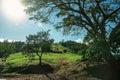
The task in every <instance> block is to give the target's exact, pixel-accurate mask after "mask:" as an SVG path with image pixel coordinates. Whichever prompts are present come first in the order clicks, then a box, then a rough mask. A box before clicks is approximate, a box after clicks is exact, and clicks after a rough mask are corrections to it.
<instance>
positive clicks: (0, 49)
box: [0, 40, 15, 61]
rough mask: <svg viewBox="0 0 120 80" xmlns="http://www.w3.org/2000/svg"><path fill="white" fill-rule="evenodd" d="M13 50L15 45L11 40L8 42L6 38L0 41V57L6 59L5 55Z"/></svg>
mask: <svg viewBox="0 0 120 80" xmlns="http://www.w3.org/2000/svg"><path fill="white" fill-rule="evenodd" d="M14 52H15V45H14V44H13V43H12V42H8V40H4V42H0V57H1V58H3V60H4V61H6V59H7V57H8V56H9V55H10V54H11V53H14Z"/></svg>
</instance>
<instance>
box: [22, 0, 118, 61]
mask: <svg viewBox="0 0 120 80" xmlns="http://www.w3.org/2000/svg"><path fill="white" fill-rule="evenodd" d="M23 3H25V5H26V6H27V9H26V12H27V13H29V14H30V15H31V17H30V19H32V20H36V21H41V22H48V21H49V20H51V19H50V16H51V15H52V16H57V17H58V18H60V20H61V21H58V23H57V24H56V28H57V29H61V30H63V31H64V32H65V33H73V32H74V34H78V33H80V32H81V30H86V32H87V33H88V34H90V35H92V38H93V39H94V41H95V42H96V43H100V44H101V45H100V46H97V47H100V49H101V50H100V53H99V54H98V55H101V56H102V58H104V59H105V60H106V61H111V60H113V55H112V53H111V49H110V48H111V47H112V46H111V45H112V43H113V42H112V43H111V42H110V41H114V40H111V38H110V36H111V34H115V31H113V30H114V29H116V28H117V26H118V25H119V24H120V15H119V13H120V0H23ZM119 28H120V27H119ZM115 35H116V34H115ZM115 35H113V36H115ZM116 36H119V35H116ZM115 38H116V37H115Z"/></svg>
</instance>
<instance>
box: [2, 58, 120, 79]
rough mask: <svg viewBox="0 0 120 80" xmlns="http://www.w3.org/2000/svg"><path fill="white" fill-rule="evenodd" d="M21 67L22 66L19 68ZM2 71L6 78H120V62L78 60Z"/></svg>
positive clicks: (3, 76)
mask: <svg viewBox="0 0 120 80" xmlns="http://www.w3.org/2000/svg"><path fill="white" fill-rule="evenodd" d="M19 69H21V68H19ZM14 70H15V69H13V71H12V70H11V71H10V72H9V73H1V74H0V79H6V80H120V64H115V63H110V64H108V63H106V62H94V63H93V62H92V63H89V64H88V62H87V61H80V60H78V61H76V62H74V63H69V64H59V65H52V64H43V65H42V66H41V67H40V66H39V65H29V66H27V69H26V68H23V67H22V70H18V71H14Z"/></svg>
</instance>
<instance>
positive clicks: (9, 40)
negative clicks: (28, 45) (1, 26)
mask: <svg viewBox="0 0 120 80" xmlns="http://www.w3.org/2000/svg"><path fill="white" fill-rule="evenodd" d="M4 40H8V42H14V41H17V40H11V39H5V38H0V42H3V41H4Z"/></svg>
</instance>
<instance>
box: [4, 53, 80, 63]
mask: <svg viewBox="0 0 120 80" xmlns="http://www.w3.org/2000/svg"><path fill="white" fill-rule="evenodd" d="M80 58H81V56H80V55H77V54H71V53H62V54H57V53H47V54H43V57H42V61H43V62H50V63H55V64H57V63H67V62H74V61H76V60H78V59H80ZM6 62H7V63H13V64H20V63H28V62H29V60H28V58H26V57H25V56H24V55H22V53H15V54H11V55H10V56H9V57H8V59H7V61H6ZM32 62H38V57H37V56H35V59H34V60H33V61H32Z"/></svg>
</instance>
